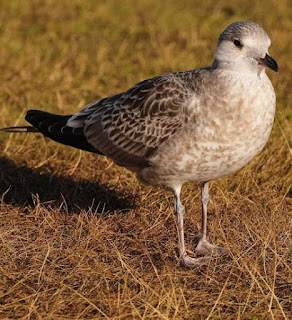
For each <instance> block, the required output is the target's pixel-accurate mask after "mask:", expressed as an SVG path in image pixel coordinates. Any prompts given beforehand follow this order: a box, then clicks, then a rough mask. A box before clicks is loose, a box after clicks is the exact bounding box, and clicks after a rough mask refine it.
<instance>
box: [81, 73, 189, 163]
mask: <svg viewBox="0 0 292 320" xmlns="http://www.w3.org/2000/svg"><path fill="white" fill-rule="evenodd" d="M189 76H190V74H189V73H178V74H170V75H165V76H161V77H157V78H154V79H150V80H146V81H143V82H141V83H139V84H137V85H136V86H134V87H132V88H131V89H129V90H128V91H126V92H125V93H124V94H120V95H117V96H116V99H115V100H113V99H110V98H108V99H105V100H104V101H103V102H102V101H100V102H99V103H98V104H97V105H95V106H94V107H91V108H92V109H94V111H93V112H92V111H91V113H90V114H89V115H88V113H89V111H88V109H87V115H86V120H85V123H84V135H85V136H86V138H87V140H88V142H89V143H90V144H91V145H92V146H93V147H94V148H96V149H98V150H99V151H100V152H102V153H103V154H105V155H106V156H108V157H110V158H112V159H113V160H114V161H115V162H116V163H118V164H120V165H123V166H139V165H147V163H148V159H149V157H150V155H152V154H153V153H155V151H156V150H157V149H158V148H159V146H160V145H161V144H162V143H163V142H164V141H166V140H167V139H169V138H170V137H172V136H173V135H175V134H176V133H177V132H179V130H180V129H181V128H182V126H183V123H184V121H185V114H184V112H183V110H184V106H185V105H186V104H187V103H188V102H189V101H190V99H191V98H192V97H193V95H194V91H193V90H192V89H193V88H192V87H191V84H192V82H191V81H187V80H190V79H189ZM89 108H90V107H89ZM85 111H86V109H85ZM85 113H86V112H85Z"/></svg>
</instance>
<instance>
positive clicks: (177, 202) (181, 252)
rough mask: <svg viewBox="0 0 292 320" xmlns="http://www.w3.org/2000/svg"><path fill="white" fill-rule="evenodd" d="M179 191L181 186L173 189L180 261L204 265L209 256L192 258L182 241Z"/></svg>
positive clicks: (184, 264) (183, 208)
mask: <svg viewBox="0 0 292 320" xmlns="http://www.w3.org/2000/svg"><path fill="white" fill-rule="evenodd" d="M180 191H181V187H179V188H177V189H175V190H174V192H175V197H174V199H175V201H174V205H175V214H176V219H175V222H176V228H177V232H178V245H179V255H180V262H181V264H182V265H183V266H185V267H194V266H203V265H206V264H207V263H208V262H209V260H210V258H209V257H200V258H192V257H190V256H189V255H188V254H187V251H186V249H185V241H184V213H185V207H184V206H183V205H182V203H181V202H180Z"/></svg>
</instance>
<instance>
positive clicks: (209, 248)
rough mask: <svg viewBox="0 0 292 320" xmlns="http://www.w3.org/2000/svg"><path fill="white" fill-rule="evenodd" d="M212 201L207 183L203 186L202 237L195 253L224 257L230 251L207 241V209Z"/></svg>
mask: <svg viewBox="0 0 292 320" xmlns="http://www.w3.org/2000/svg"><path fill="white" fill-rule="evenodd" d="M209 200H210V196H209V183H208V182H205V183H204V184H203V186H202V230H201V232H202V237H201V239H200V241H199V243H198V245H197V246H196V249H195V251H196V252H197V253H200V254H204V255H211V254H213V255H222V254H226V253H227V252H228V250H227V249H226V248H224V247H218V246H214V245H213V244H211V243H210V242H209V241H208V240H207V214H208V211H207V207H208V203H209Z"/></svg>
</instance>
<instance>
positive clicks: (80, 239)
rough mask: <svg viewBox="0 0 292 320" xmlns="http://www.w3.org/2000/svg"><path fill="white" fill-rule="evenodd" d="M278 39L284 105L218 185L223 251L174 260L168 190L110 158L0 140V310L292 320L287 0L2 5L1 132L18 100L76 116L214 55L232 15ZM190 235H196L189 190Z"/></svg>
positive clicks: (215, 199) (212, 218) (212, 231)
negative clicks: (264, 141)
mask: <svg viewBox="0 0 292 320" xmlns="http://www.w3.org/2000/svg"><path fill="white" fill-rule="evenodd" d="M242 19H250V20H254V21H256V22H258V23H260V24H261V25H263V26H264V27H265V29H266V30H267V31H268V33H269V35H270V37H271V38H272V47H271V50H270V53H271V55H272V56H273V57H274V58H275V59H276V60H277V61H278V63H279V67H280V73H279V74H272V73H269V75H270V76H271V79H272V82H273V84H274V86H275V90H276V93H277V101H278V105H277V107H278V111H277V114H276V121H275V126H274V129H273V132H272V135H271V138H270V140H269V143H268V145H267V147H266V148H265V150H264V151H263V152H262V153H261V154H260V155H259V156H258V157H257V158H256V159H254V160H253V161H252V162H251V163H250V164H249V165H248V166H247V167H246V168H244V169H243V170H241V171H240V172H239V173H237V174H236V175H233V176H229V177H226V178H223V179H219V180H218V181H215V182H214V183H213V184H212V187H211V199H212V203H211V205H210V214H209V225H208V228H209V230H208V231H209V236H210V238H211V239H212V241H213V242H215V243H216V244H222V245H225V246H227V247H229V248H230V249H231V252H232V254H231V256H230V257H228V258H225V259H215V258H214V259H213V260H212V262H211V263H210V265H209V266H207V267H205V268H201V269H189V270H186V269H183V268H181V267H179V266H178V261H177V252H176V247H177V244H176V237H177V236H176V230H175V226H174V220H173V208H172V206H173V199H172V197H171V195H170V194H169V193H168V192H165V191H163V190H160V189H154V188H151V187H146V186H142V185H140V184H139V183H138V182H137V181H136V179H135V177H134V176H133V175H132V174H131V173H129V172H127V171H125V170H124V169H122V168H119V167H117V166H115V165H113V164H112V163H111V161H109V160H107V159H105V158H103V157H100V156H95V155H92V154H89V153H85V152H79V151H78V150H74V149H72V148H69V147H63V146H60V145H57V144H56V143H54V142H51V141H48V140H47V139H45V138H43V137H41V136H39V135H19V134H16V135H4V134H1V135H0V142H1V145H0V152H1V154H0V192H1V202H0V319H8V318H10V319H289V318H291V317H292V312H291V310H292V308H291V304H292V294H291V291H292V272H291V265H292V241H291V236H292V233H291V223H292V213H291V212H292V200H291V197H292V191H291V181H292V169H291V155H292V151H291V144H292V130H291V124H292V111H291V110H292V102H291V101H292V90H291V87H292V86H291V85H292V82H291V81H292V80H291V71H292V62H291V57H290V56H291V54H290V53H291V49H292V48H291V41H290V38H291V32H292V24H291V21H292V12H291V10H290V4H289V2H288V1H282V2H281V3H278V2H275V1H265V4H264V5H263V3H260V2H256V3H255V2H254V1H245V2H244V3H242V2H241V1H233V2H232V4H229V3H228V2H227V1H221V2H220V1H219V2H216V3H214V1H209V0H207V1H204V2H202V1H200V2H199V1H191V0H183V1H180V2H177V1H164V2H159V1H152V0H151V1H149V0H148V1H146V0H139V1H133V0H127V1H123V2H118V1H113V0H107V1H105V2H96V1H87V2H84V1H81V0H73V1H67V0H64V1H55V0H47V1H36V0H33V1H29V2H25V1H19V0H15V1H7V0H3V1H1V4H0V40H1V47H0V88H1V90H0V115H1V123H0V125H1V126H6V125H14V124H24V123H25V122H24V120H23V116H24V113H25V111H26V110H27V109H30V108H40V109H44V110H46V111H50V112H57V113H61V114H71V113H73V112H75V111H77V110H78V109H80V108H81V107H82V106H83V105H85V104H86V103H89V102H91V101H92V100H94V99H98V98H100V97H104V96H107V95H111V94H115V93H118V92H121V91H123V90H125V89H126V88H128V87H129V86H131V85H133V84H134V83H136V82H138V81H140V80H143V79H145V78H148V77H152V76H155V75H157V74H161V73H166V72H172V71H178V70H189V69H193V68H197V67H202V66H207V65H210V64H211V61H212V58H213V52H214V49H215V47H216V42H217V37H218V35H219V33H220V32H221V31H222V29H223V28H224V27H225V26H227V25H228V24H229V23H231V22H233V21H236V20H242ZM182 200H183V202H184V204H185V205H186V209H187V213H186V218H185V219H186V222H185V225H186V241H187V244H188V247H189V248H190V249H193V247H194V241H195V239H196V238H197V237H198V235H199V226H200V195H199V188H198V186H195V185H191V184H187V185H186V186H185V187H184V189H183V197H182Z"/></svg>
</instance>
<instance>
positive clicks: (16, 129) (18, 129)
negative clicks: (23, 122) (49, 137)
mask: <svg viewBox="0 0 292 320" xmlns="http://www.w3.org/2000/svg"><path fill="white" fill-rule="evenodd" d="M0 131H3V132H38V130H37V129H36V128H34V127H31V126H21V127H6V128H0Z"/></svg>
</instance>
